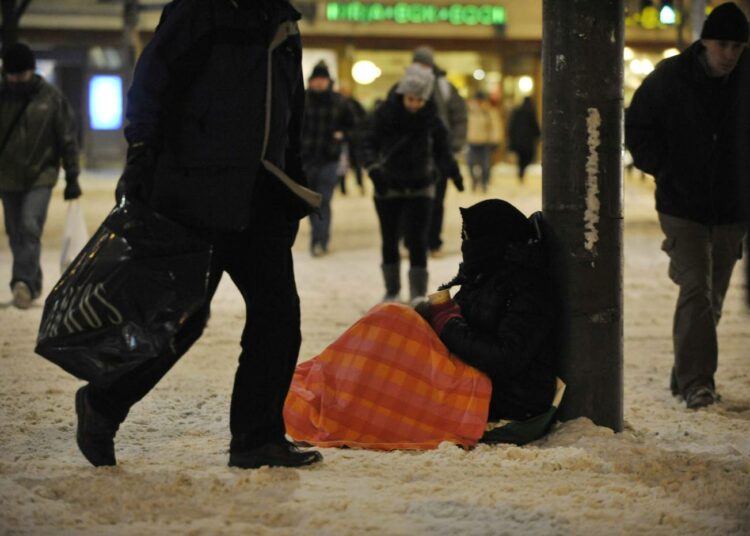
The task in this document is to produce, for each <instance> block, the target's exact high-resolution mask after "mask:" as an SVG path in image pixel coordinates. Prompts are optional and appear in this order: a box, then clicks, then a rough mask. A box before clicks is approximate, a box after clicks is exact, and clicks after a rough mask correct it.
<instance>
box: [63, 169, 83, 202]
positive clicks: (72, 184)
mask: <svg viewBox="0 0 750 536" xmlns="http://www.w3.org/2000/svg"><path fill="white" fill-rule="evenodd" d="M79 197H81V186H80V185H79V184H78V175H66V176H65V190H64V191H63V199H64V200H65V201H71V200H73V199H78V198H79Z"/></svg>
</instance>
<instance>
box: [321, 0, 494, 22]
mask: <svg viewBox="0 0 750 536" xmlns="http://www.w3.org/2000/svg"><path fill="white" fill-rule="evenodd" d="M326 20H329V21H334V22H342V21H343V22H364V23H367V22H395V23H397V24H436V23H439V22H447V23H449V24H454V25H468V26H474V25H477V24H480V25H485V26H498V25H504V24H505V8H504V7H500V6H492V5H472V4H452V5H442V6H440V5H434V4H416V3H408V2H398V3H396V4H382V3H380V2H328V3H327V4H326Z"/></svg>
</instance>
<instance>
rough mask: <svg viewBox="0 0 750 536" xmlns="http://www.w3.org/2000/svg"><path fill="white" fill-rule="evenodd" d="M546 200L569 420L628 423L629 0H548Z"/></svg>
mask: <svg viewBox="0 0 750 536" xmlns="http://www.w3.org/2000/svg"><path fill="white" fill-rule="evenodd" d="M543 9H544V11H543V38H542V64H543V67H542V69H543V77H544V83H543V101H542V102H543V115H542V117H543V128H542V143H543V151H542V163H543V175H542V204H543V212H544V219H545V222H546V227H547V229H546V230H547V234H548V236H549V238H550V244H551V250H552V251H551V254H552V266H553V267H554V270H553V271H554V277H555V278H556V280H557V283H558V288H559V289H560V312H561V317H560V323H559V328H560V344H561V349H560V357H561V371H560V373H561V376H562V379H563V380H564V381H565V382H566V384H567V386H568V387H567V390H566V393H565V397H564V399H563V402H562V405H561V407H560V411H559V416H560V418H561V419H562V420H569V419H573V418H577V417H581V416H584V417H588V418H590V419H591V420H593V421H594V422H595V423H596V424H598V425H602V426H607V427H609V428H612V429H613V430H615V431H621V430H622V426H623V409H622V398H623V376H622V360H623V327H622V322H623V313H622V217H623V215H622V141H623V134H622V120H623V89H622V88H623V57H622V53H623V39H624V13H625V9H624V0H574V1H571V2H560V1H559V0H544V4H543Z"/></svg>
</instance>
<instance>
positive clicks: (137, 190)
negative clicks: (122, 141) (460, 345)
mask: <svg viewBox="0 0 750 536" xmlns="http://www.w3.org/2000/svg"><path fill="white" fill-rule="evenodd" d="M156 156H157V155H156V150H155V149H154V148H153V147H151V146H150V145H147V144H146V143H143V142H138V143H133V144H131V145H130V146H129V147H128V153H127V157H126V159H125V169H124V170H123V172H122V176H120V180H119V181H118V182H117V188H116V189H115V199H116V200H117V202H118V203H119V201H120V199H121V198H122V196H123V195H124V196H125V197H128V198H131V199H137V200H139V201H143V202H147V201H148V198H149V197H150V196H151V190H152V189H153V187H154V172H155V168H156Z"/></svg>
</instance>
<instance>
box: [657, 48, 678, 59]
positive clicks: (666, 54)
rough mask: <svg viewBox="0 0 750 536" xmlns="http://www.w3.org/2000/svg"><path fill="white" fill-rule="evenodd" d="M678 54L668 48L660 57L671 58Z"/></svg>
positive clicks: (673, 49)
mask: <svg viewBox="0 0 750 536" xmlns="http://www.w3.org/2000/svg"><path fill="white" fill-rule="evenodd" d="M679 53H680V51H679V50H677V49H676V48H668V49H667V50H665V51H664V52H662V54H661V55H662V56H663V57H665V58H671V57H672V56H676V55H677V54H679Z"/></svg>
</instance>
